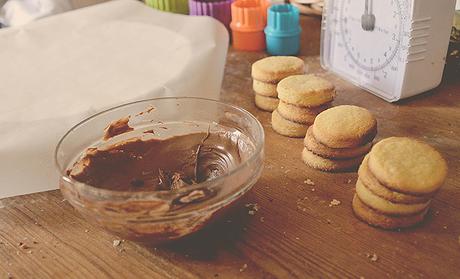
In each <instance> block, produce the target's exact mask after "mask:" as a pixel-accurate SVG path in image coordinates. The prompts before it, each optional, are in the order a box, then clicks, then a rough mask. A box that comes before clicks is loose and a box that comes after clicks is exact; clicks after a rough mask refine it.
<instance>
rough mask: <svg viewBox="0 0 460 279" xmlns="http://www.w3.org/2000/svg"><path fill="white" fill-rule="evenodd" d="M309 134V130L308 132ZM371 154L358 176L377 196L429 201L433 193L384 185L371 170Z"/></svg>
mask: <svg viewBox="0 0 460 279" xmlns="http://www.w3.org/2000/svg"><path fill="white" fill-rule="evenodd" d="M307 135H308V132H307ZM368 161H369V155H366V157H364V160H363V162H362V163H361V166H359V169H358V176H359V179H360V180H361V182H362V183H363V184H364V185H365V186H366V187H367V188H368V189H369V190H370V191H371V192H372V193H374V194H376V195H377V196H379V197H381V198H383V199H385V200H388V201H391V202H395V203H407V204H413V203H423V202H426V201H428V200H429V199H430V198H431V196H432V195H424V196H414V195H408V194H404V193H399V192H396V191H393V190H390V189H388V188H387V187H385V186H384V185H382V184H381V183H380V182H379V181H378V180H377V178H375V176H374V175H373V174H372V173H371V172H370V170H369V167H368Z"/></svg>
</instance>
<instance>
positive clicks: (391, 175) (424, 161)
mask: <svg viewBox="0 0 460 279" xmlns="http://www.w3.org/2000/svg"><path fill="white" fill-rule="evenodd" d="M368 167H369V170H370V171H371V172H372V173H373V174H374V176H375V177H376V178H377V180H378V181H380V182H381V183H382V184H383V185H384V186H386V187H387V188H390V189H392V190H395V191H398V192H401V193H406V194H414V195H417V194H419V195H420V194H430V193H433V192H435V191H436V190H438V189H439V187H441V185H442V184H443V183H444V180H445V178H446V175H447V164H446V161H445V160H444V159H443V158H442V156H441V155H440V154H439V153H438V152H437V151H436V150H435V149H434V148H432V147H431V146H429V145H428V144H426V143H423V142H421V141H418V140H415V139H412V138H406V137H391V138H386V139H384V140H381V141H380V142H378V143H377V144H375V146H374V147H373V148H372V150H371V152H370V153H369V162H368Z"/></svg>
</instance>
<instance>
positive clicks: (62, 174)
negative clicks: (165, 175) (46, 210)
mask: <svg viewBox="0 0 460 279" xmlns="http://www.w3.org/2000/svg"><path fill="white" fill-rule="evenodd" d="M184 99H185V100H198V101H205V102H212V103H215V104H219V105H223V106H226V107H229V108H231V109H234V110H237V111H239V112H241V113H243V114H244V115H246V116H248V117H249V118H251V119H252V120H253V121H254V123H256V129H257V130H258V131H257V132H258V134H259V137H260V143H259V144H256V146H255V147H256V148H255V151H254V153H253V154H252V155H251V156H250V157H249V158H248V159H247V160H245V161H244V162H242V163H241V164H240V165H238V166H237V167H236V168H235V169H233V170H231V171H229V172H228V173H226V174H225V175H222V176H219V177H217V178H214V179H212V180H208V181H204V182H202V183H197V184H192V185H188V186H186V187H183V188H181V189H179V190H176V191H175V193H182V192H191V191H193V190H196V189H200V188H203V187H206V188H208V189H212V188H214V187H217V186H218V185H219V183H218V182H220V181H222V180H224V179H225V178H227V177H230V176H233V175H234V174H235V173H237V172H239V171H241V170H242V169H243V168H244V167H245V166H247V165H249V164H251V163H252V162H253V161H255V160H256V159H257V158H258V157H259V156H260V154H261V153H263V149H264V145H265V132H264V129H263V126H262V124H261V123H260V121H259V120H258V119H257V118H256V117H255V116H254V115H253V114H252V113H250V112H249V111H247V110H245V109H243V108H240V107H238V106H235V105H233V104H229V103H225V102H221V101H218V100H213V99H208V98H201V97H158V98H148V99H142V100H137V101H133V102H128V103H123V104H120V105H117V106H113V107H110V108H108V109H105V110H102V111H100V112H97V113H95V114H93V115H91V116H89V117H87V118H85V119H83V120H81V121H80V122H78V123H77V124H75V125H74V126H72V127H71V128H70V129H69V130H68V131H67V132H66V133H65V134H64V135H63V136H62V137H61V138H60V139H59V141H58V143H57V145H56V147H55V150H54V156H53V158H54V166H55V171H57V172H58V174H59V179H63V180H65V181H66V182H68V183H70V184H72V185H74V186H77V187H79V188H84V189H85V190H86V191H89V192H91V193H92V194H96V193H97V195H98V196H99V195H101V194H102V195H112V196H113V195H117V196H129V197H130V198H134V199H135V198H136V197H140V196H143V197H144V198H145V197H148V196H151V195H154V196H158V195H161V194H166V193H171V192H172V191H171V190H160V191H136V192H131V191H119V190H110V189H104V188H99V187H96V186H93V185H91V184H87V183H83V182H80V181H78V180H76V179H73V178H72V177H70V176H69V175H68V174H67V170H66V168H65V167H64V166H61V165H60V164H59V162H58V153H59V150H60V148H61V145H62V144H63V142H64V140H65V139H66V138H67V136H69V135H70V134H71V133H72V132H74V131H75V130H76V129H77V128H78V127H80V126H82V125H84V124H85V123H87V122H89V121H90V120H93V119H95V118H97V117H98V116H100V115H102V114H105V113H109V112H111V111H114V110H116V109H119V108H122V107H127V106H130V105H134V104H138V103H147V102H149V101H157V100H184ZM217 203H219V202H217Z"/></svg>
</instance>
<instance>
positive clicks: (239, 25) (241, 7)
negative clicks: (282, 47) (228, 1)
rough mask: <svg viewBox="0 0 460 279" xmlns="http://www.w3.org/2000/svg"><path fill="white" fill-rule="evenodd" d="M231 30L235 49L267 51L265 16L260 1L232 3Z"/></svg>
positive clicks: (248, 0) (250, 0) (242, 0)
mask: <svg viewBox="0 0 460 279" xmlns="http://www.w3.org/2000/svg"><path fill="white" fill-rule="evenodd" d="M231 10H232V22H231V23H230V28H231V30H232V36H233V47H234V48H235V49H239V50H247V51H261V50H264V49H265V34H264V27H265V22H264V15H263V8H262V6H261V5H260V2H259V0H237V1H235V2H233V3H232V7H231Z"/></svg>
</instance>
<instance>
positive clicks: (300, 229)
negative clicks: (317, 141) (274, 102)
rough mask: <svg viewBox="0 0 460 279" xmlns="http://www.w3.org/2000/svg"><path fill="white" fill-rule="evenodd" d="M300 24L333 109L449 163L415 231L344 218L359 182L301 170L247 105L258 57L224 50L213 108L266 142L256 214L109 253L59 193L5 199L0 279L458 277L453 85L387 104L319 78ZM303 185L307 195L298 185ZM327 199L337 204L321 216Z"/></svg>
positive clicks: (458, 84)
mask: <svg viewBox="0 0 460 279" xmlns="http://www.w3.org/2000/svg"><path fill="white" fill-rule="evenodd" d="M302 25H303V30H304V31H303V36H304V37H303V38H302V55H307V56H306V57H304V58H305V61H306V63H307V64H308V68H309V72H311V73H317V74H319V75H321V76H324V77H326V78H328V79H330V80H331V81H332V82H334V83H335V84H336V86H337V88H338V96H337V99H336V101H335V104H336V105H339V104H355V105H359V106H363V107H366V108H368V109H370V110H371V111H372V112H373V113H374V114H375V115H376V117H377V118H378V126H379V133H378V139H382V138H385V137H389V136H395V135H397V136H411V137H416V138H419V139H423V140H425V141H426V142H428V143H430V144H431V145H433V146H434V147H436V148H437V149H438V150H439V151H441V152H442V154H443V155H444V157H445V158H446V159H447V161H448V164H449V177H448V179H447V181H446V183H445V185H444V187H443V188H442V189H441V191H440V192H439V194H438V195H437V196H436V198H435V199H434V201H433V203H432V211H431V214H430V216H429V218H428V219H427V220H426V222H425V223H424V224H423V225H421V226H419V227H417V228H413V229H408V230H403V231H400V232H397V231H396V232H391V231H383V230H379V229H375V228H372V227H370V226H368V225H366V224H364V223H361V222H360V221H358V220H357V219H356V218H355V217H354V216H353V213H352V209H351V200H352V197H353V193H354V183H355V182H356V179H357V175H356V173H338V174H330V173H323V172H319V171H316V170H312V169H309V168H308V167H307V166H305V165H304V164H303V163H302V162H301V160H300V152H301V150H302V139H289V138H286V137H283V136H280V135H278V134H276V133H274V132H273V131H272V129H271V127H270V113H267V112H262V111H260V110H258V109H256V108H255V106H254V103H253V95H252V91H251V78H250V65H251V63H253V62H254V61H256V60H257V59H259V58H261V57H263V56H265V54H263V53H243V52H237V51H234V50H230V51H229V54H228V61H227V67H226V71H225V78H224V84H223V89H222V100H224V101H226V102H229V103H232V104H236V105H239V106H241V107H243V108H245V109H247V110H248V111H250V112H251V113H253V114H254V115H255V116H256V117H257V118H258V119H259V120H260V122H261V123H262V124H263V126H264V128H265V133H266V149H265V151H266V159H265V170H264V172H263V174H262V177H261V178H260V180H259V181H258V183H257V184H256V185H255V186H254V188H253V189H252V190H251V191H250V193H249V194H248V195H247V196H246V197H245V201H244V203H256V204H257V205H258V206H259V207H260V209H259V210H258V211H257V212H256V213H255V215H249V214H248V208H246V207H245V206H241V207H238V208H237V209H236V210H234V212H232V213H231V214H230V215H229V216H228V217H226V218H224V219H223V220H221V221H220V222H218V223H217V224H215V225H213V226H211V227H209V228H207V229H206V230H204V231H202V232H201V233H200V234H198V235H196V236H194V237H193V238H192V239H188V240H186V241H179V242H177V243H174V244H170V245H167V246H162V247H146V246H142V245H139V244H136V243H132V242H129V241H124V242H121V243H120V244H119V245H118V246H116V245H115V246H114V245H113V244H114V242H113V241H114V240H116V239H117V237H116V236H114V235H111V234H109V233H106V232H104V231H103V230H101V229H99V228H97V227H95V226H93V225H91V224H89V223H87V222H86V221H85V220H83V219H82V218H81V217H80V215H79V214H77V212H75V211H74V210H73V208H72V207H71V206H70V205H69V204H68V203H67V202H66V201H65V200H63V197H62V196H61V194H60V192H59V191H50V192H45V193H39V194H33V195H27V196H21V197H14V198H8V199H3V200H0V278H5V277H8V275H11V276H12V277H14V278H109V277H111V278H198V277H200V278H236V277H238V278H274V277H278V278H311V277H314V278H335V277H338V278H360V277H365V278H385V277H389V278H395V277H404V278H410V277H413V278H422V277H425V278H453V277H457V278H458V277H459V276H460V242H459V241H460V239H459V236H460V205H459V202H458V201H459V200H460V187H459V185H460V178H459V175H458V174H459V173H460V162H459V158H460V140H459V136H460V127H459V118H460V95H459V94H458V92H459V91H460V81H459V79H458V78H457V80H455V78H451V79H450V81H449V80H445V81H444V82H443V84H442V85H441V86H440V87H439V88H437V89H436V90H433V91H431V92H429V93H426V94H423V95H421V96H419V97H415V98H411V99H409V100H404V101H402V102H399V103H397V104H389V103H387V102H385V101H383V100H381V99H379V98H377V97H375V96H373V95H371V94H368V93H366V92H365V91H363V90H361V89H359V88H357V87H355V86H353V85H351V84H350V83H348V82H345V81H343V80H341V79H340V78H338V77H336V76H334V75H332V74H329V73H326V72H324V71H323V70H322V69H321V68H320V66H319V58H318V53H319V20H318V19H316V18H302ZM307 179H310V180H311V181H313V182H314V185H309V184H306V183H304V181H305V180H307ZM13 186H14V185H2V187H13ZM332 199H337V200H339V201H340V202H341V203H340V205H338V206H333V207H330V206H329V204H330V202H331V200H332ZM115 244H117V243H116V242H115ZM374 254H375V255H374Z"/></svg>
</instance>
